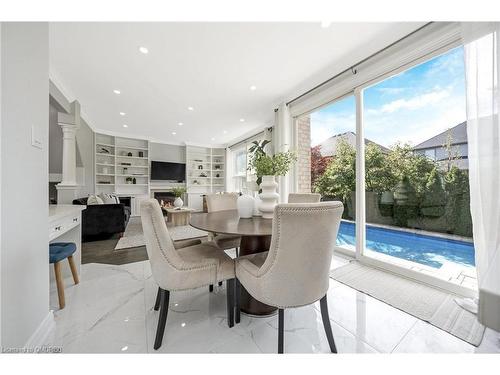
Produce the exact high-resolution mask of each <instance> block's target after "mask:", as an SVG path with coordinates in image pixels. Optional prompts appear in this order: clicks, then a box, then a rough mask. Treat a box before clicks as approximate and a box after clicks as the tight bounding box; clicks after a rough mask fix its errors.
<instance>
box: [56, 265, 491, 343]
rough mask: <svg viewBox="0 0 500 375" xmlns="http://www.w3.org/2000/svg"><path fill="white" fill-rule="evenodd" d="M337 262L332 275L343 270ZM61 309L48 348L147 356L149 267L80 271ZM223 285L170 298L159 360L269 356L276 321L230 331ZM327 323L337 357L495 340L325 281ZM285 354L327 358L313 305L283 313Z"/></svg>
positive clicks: (153, 320) (151, 323)
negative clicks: (443, 326) (467, 334)
mask: <svg viewBox="0 0 500 375" xmlns="http://www.w3.org/2000/svg"><path fill="white" fill-rule="evenodd" d="M345 262H346V260H344V259H342V258H337V257H336V258H335V259H334V260H333V262H332V267H338V266H340V265H342V264H345ZM65 290H66V308H65V309H63V310H57V295H56V293H55V290H53V291H52V293H51V308H53V309H54V310H55V312H54V314H55V317H56V330H55V332H54V335H53V337H51V339H50V341H51V344H52V345H57V346H61V347H62V351H63V352H65V353H153V352H156V351H154V350H153V341H154V335H155V331H156V324H157V319H158V312H156V311H154V310H153V305H154V301H155V296H156V290H157V286H156V284H155V282H154V280H153V278H152V276H151V269H150V267H149V263H148V262H147V261H146V262H138V263H131V264H126V265H123V266H112V265H103V264H86V265H83V266H82V275H81V282H80V284H79V285H77V286H74V285H72V284H71V281H70V280H67V282H66V289H65ZM225 296H226V293H225V285H223V286H222V287H217V286H216V287H215V291H214V293H209V292H208V288H201V289H197V290H194V291H189V292H179V293H171V297H170V310H169V313H168V320H167V326H166V330H165V337H164V339H163V345H162V347H161V348H160V350H158V352H160V353H275V352H276V349H277V323H278V322H277V316H271V317H267V318H251V317H248V316H245V315H242V318H241V323H240V324H238V325H236V326H234V327H233V328H231V329H230V328H228V326H227V323H226V298H225ZM328 302H329V311H330V319H331V323H332V329H333V334H334V337H335V341H336V344H337V348H338V351H339V353H376V352H383V353H390V352H405V353H422V352H431V353H473V352H481V353H485V352H486V353H492V352H496V353H499V352H500V334H498V333H496V332H494V331H491V330H487V331H486V333H485V337H484V339H483V342H482V344H481V345H480V346H479V347H477V348H476V347H474V346H472V345H470V344H467V343H466V342H464V341H462V340H460V339H458V338H456V337H454V336H452V335H450V334H448V333H446V332H444V331H441V330H440V329H438V328H435V327H433V326H431V325H429V324H427V323H425V322H423V321H420V320H418V319H416V318H414V317H413V316H411V315H408V314H406V313H404V312H402V311H400V310H397V309H395V308H393V307H391V306H389V305H387V304H385V303H383V302H380V301H378V300H376V299H374V298H372V297H370V296H367V295H365V294H363V293H361V292H358V291H356V290H354V289H352V288H349V287H347V286H345V285H343V284H340V283H338V282H336V281H334V280H331V281H330V290H329V292H328ZM285 352H287V353H328V352H329V349H328V343H327V340H326V336H325V333H324V330H323V324H322V321H321V314H320V312H319V304H315V305H311V306H307V307H302V308H298V309H289V310H286V311H285Z"/></svg>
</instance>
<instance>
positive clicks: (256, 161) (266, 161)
mask: <svg viewBox="0 0 500 375" xmlns="http://www.w3.org/2000/svg"><path fill="white" fill-rule="evenodd" d="M296 160H297V156H296V155H295V153H293V152H291V151H286V152H279V153H277V154H274V155H272V156H270V155H266V154H265V153H257V154H255V153H254V154H253V156H252V159H251V163H250V166H251V167H252V168H253V169H255V174H256V175H257V181H262V182H261V183H260V188H261V190H262V193H260V199H261V200H262V203H261V204H260V207H259V210H260V211H261V212H262V217H263V218H264V219H272V218H273V212H274V206H276V204H277V203H278V199H279V194H278V193H277V192H276V189H277V187H278V184H277V182H276V176H284V175H286V174H287V173H288V171H289V170H290V167H291V166H292V164H293V163H294V162H295V161H296Z"/></svg>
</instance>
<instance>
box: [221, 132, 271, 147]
mask: <svg viewBox="0 0 500 375" xmlns="http://www.w3.org/2000/svg"><path fill="white" fill-rule="evenodd" d="M267 129H269V128H266V129H264V130H262V131H260V132H257V133H255V134H254V135H251V136H250V137H247V138H245V139H242V140H241V141H238V142H236V143H234V144H232V145H231V146H228V148H231V147H234V146H239V145H240V144H242V143H245V142H246V141H248V140H250V139H252V138H255V137H257V136H258V135H259V134H261V133H264V132H265V131H266V130H267Z"/></svg>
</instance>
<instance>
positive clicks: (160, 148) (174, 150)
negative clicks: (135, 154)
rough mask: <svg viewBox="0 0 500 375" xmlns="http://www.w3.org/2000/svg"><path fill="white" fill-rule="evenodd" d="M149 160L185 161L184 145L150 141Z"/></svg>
mask: <svg viewBox="0 0 500 375" xmlns="http://www.w3.org/2000/svg"><path fill="white" fill-rule="evenodd" d="M149 147H150V151H151V156H150V159H151V160H155V161H167V162H171V163H185V162H186V146H177V145H167V144H163V143H154V142H151V143H150V145H149Z"/></svg>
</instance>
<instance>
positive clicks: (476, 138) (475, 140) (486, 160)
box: [462, 23, 500, 316]
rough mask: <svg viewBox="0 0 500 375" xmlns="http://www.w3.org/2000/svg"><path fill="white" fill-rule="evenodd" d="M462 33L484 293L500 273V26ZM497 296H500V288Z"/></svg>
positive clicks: (467, 27)
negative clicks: (497, 261) (488, 280)
mask: <svg viewBox="0 0 500 375" xmlns="http://www.w3.org/2000/svg"><path fill="white" fill-rule="evenodd" d="M462 32H463V38H464V46H465V69H466V91H467V138H468V148H469V156H468V157H469V181H470V196H471V215H472V223H473V235H474V247H475V251H476V270H477V276H478V282H479V288H480V289H481V286H482V284H483V282H484V280H485V276H486V275H487V274H488V272H496V273H500V269H492V268H493V267H494V266H493V264H494V263H492V260H493V258H494V257H495V256H496V255H497V253H498V252H499V251H500V250H499V249H500V197H499V193H500V137H499V132H500V122H499V117H498V110H499V107H500V94H499V87H500V86H499V76H498V73H499V70H500V69H499V61H500V59H499V53H500V48H499V42H500V41H499V39H500V23H483V24H481V23H466V24H464V25H463V29H462ZM497 292H498V293H499V294H500V285H498V286H497ZM480 302H481V301H480ZM479 306H481V303H479ZM479 316H481V308H480V311H479Z"/></svg>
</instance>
